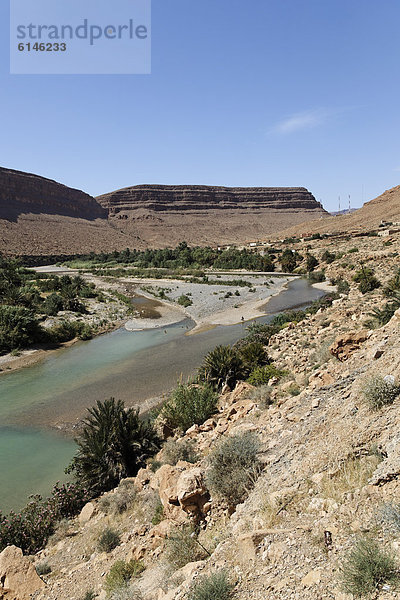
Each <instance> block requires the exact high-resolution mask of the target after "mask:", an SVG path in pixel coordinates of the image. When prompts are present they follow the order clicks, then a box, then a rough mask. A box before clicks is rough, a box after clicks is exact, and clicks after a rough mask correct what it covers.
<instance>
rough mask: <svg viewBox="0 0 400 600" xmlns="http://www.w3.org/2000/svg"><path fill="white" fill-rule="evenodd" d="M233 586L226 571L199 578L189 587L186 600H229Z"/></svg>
mask: <svg viewBox="0 0 400 600" xmlns="http://www.w3.org/2000/svg"><path fill="white" fill-rule="evenodd" d="M234 588H235V586H234V584H233V583H232V581H231V580H230V578H229V576H228V574H227V572H226V571H216V572H215V573H212V574H211V575H203V576H202V577H199V579H197V580H196V581H195V582H194V583H193V584H192V585H191V587H190V589H189V593H188V595H187V598H188V600H229V598H231V597H232V594H233V590H234Z"/></svg>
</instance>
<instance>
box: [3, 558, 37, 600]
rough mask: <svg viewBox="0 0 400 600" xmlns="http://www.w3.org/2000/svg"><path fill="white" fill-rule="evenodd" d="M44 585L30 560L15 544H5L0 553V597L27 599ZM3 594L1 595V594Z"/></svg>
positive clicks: (17, 599) (9, 599)
mask: <svg viewBox="0 0 400 600" xmlns="http://www.w3.org/2000/svg"><path fill="white" fill-rule="evenodd" d="M43 587H45V584H44V582H43V581H42V580H41V579H40V577H39V576H38V575H37V573H36V571H35V567H34V566H33V564H32V562H31V561H30V560H29V558H27V557H26V556H23V554H22V550H21V549H20V548H17V547H16V546H7V548H5V549H4V550H3V552H2V553H1V554H0V598H2V597H4V598H6V599H7V600H11V599H13V600H14V599H15V600H29V599H30V598H31V595H32V594H34V593H35V592H37V591H38V590H40V589H41V588H43ZM2 594H3V596H2Z"/></svg>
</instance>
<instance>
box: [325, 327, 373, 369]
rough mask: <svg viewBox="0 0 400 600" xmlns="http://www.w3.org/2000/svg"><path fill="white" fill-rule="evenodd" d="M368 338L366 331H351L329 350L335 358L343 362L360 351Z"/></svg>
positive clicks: (336, 341)
mask: <svg viewBox="0 0 400 600" xmlns="http://www.w3.org/2000/svg"><path fill="white" fill-rule="evenodd" d="M367 338H368V332H367V331H365V330H363V331H350V332H349V333H347V334H346V335H342V336H339V337H337V338H336V340H335V341H334V342H333V344H332V345H331V347H330V348H329V351H330V353H331V354H332V355H333V356H335V357H336V358H337V359H339V360H340V361H341V362H343V361H345V360H347V359H348V358H349V357H350V356H351V355H352V354H353V352H355V351H356V350H358V349H359V348H360V346H361V344H362V343H363V342H365V341H366V339H367Z"/></svg>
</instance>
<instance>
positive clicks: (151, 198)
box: [97, 185, 328, 247]
mask: <svg viewBox="0 0 400 600" xmlns="http://www.w3.org/2000/svg"><path fill="white" fill-rule="evenodd" d="M97 199H98V201H99V202H100V204H101V205H102V206H103V207H104V208H107V210H108V211H109V220H110V223H111V224H112V225H113V226H114V227H118V228H119V229H122V230H123V231H125V232H128V233H129V234H134V235H137V236H140V237H141V238H142V239H144V240H146V243H147V244H148V245H149V246H161V247H162V246H173V245H175V244H177V243H179V242H181V241H184V240H185V241H188V242H190V243H191V244H199V245H202V244H210V245H215V244H244V243H247V242H249V241H251V240H254V239H257V238H261V237H263V236H265V235H267V234H269V233H272V232H276V231H279V230H280V229H283V228H285V227H289V226H291V225H295V224H297V223H301V222H302V221H305V220H307V219H311V218H315V219H316V218H320V217H325V216H328V213H326V211H325V210H324V209H323V208H322V206H321V204H319V203H318V202H317V201H316V200H315V198H314V196H313V195H312V194H311V193H310V192H309V191H308V190H306V189H305V188H301V187H298V188H297V187H296V188H227V187H210V186H195V185H187V186H165V185H140V186H135V187H129V188H125V189H122V190H117V191H115V192H111V193H109V194H104V195H102V196H99V197H98V198H97Z"/></svg>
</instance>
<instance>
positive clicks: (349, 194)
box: [349, 194, 351, 212]
mask: <svg viewBox="0 0 400 600" xmlns="http://www.w3.org/2000/svg"><path fill="white" fill-rule="evenodd" d="M350 210H351V203H350V194H349V212H350Z"/></svg>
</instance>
